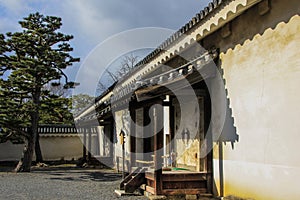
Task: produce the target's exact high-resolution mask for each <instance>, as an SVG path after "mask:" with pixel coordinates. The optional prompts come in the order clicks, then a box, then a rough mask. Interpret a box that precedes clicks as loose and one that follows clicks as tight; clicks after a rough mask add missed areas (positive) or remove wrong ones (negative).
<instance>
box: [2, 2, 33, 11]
mask: <svg viewBox="0 0 300 200" xmlns="http://www.w3.org/2000/svg"><path fill="white" fill-rule="evenodd" d="M0 5H1V7H4V9H6V10H7V12H12V13H13V14H18V13H23V12H24V11H25V10H27V9H28V6H27V5H26V1H21V0H0Z"/></svg>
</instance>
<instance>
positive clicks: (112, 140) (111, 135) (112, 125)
mask: <svg viewBox="0 0 300 200" xmlns="http://www.w3.org/2000/svg"><path fill="white" fill-rule="evenodd" d="M110 121H111V123H110V125H109V133H107V134H108V135H109V139H110V140H109V157H110V158H113V156H114V152H113V149H114V119H113V118H112V119H111V120H110ZM104 134H105V133H104ZM106 136H107V135H106ZM107 137H108V136H107Z"/></svg>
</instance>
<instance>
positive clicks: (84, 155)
mask: <svg viewBox="0 0 300 200" xmlns="http://www.w3.org/2000/svg"><path fill="white" fill-rule="evenodd" d="M82 129H83V151H82V152H83V153H82V154H83V155H82V158H83V162H86V128H85V127H83V128H81V130H82Z"/></svg>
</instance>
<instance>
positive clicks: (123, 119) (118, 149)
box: [114, 110, 130, 170]
mask: <svg viewBox="0 0 300 200" xmlns="http://www.w3.org/2000/svg"><path fill="white" fill-rule="evenodd" d="M114 118H115V126H116V127H115V129H116V136H117V143H115V144H114V160H115V164H116V160H117V157H119V158H122V145H121V144H120V136H119V135H120V132H121V130H123V131H124V132H125V160H127V161H129V159H130V136H129V131H130V116H129V111H128V110H120V111H117V112H115V115H114ZM115 167H117V166H115ZM119 169H122V159H119ZM125 170H127V169H126V167H125Z"/></svg>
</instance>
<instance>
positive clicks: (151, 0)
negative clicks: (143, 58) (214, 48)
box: [0, 0, 210, 80]
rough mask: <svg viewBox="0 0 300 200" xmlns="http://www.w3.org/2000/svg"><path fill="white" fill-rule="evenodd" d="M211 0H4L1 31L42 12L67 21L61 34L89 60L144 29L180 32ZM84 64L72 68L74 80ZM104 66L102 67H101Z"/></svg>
mask: <svg viewBox="0 0 300 200" xmlns="http://www.w3.org/2000/svg"><path fill="white" fill-rule="evenodd" d="M209 2H210V1H208V0H27V1H26V0H0V32H1V33H6V32H9V31H10V32H14V31H18V30H20V28H19V24H18V21H19V20H21V19H22V18H23V17H26V16H28V14H29V13H33V12H40V13H42V14H44V15H55V16H59V17H61V18H62V19H63V26H62V29H61V31H62V32H63V33H66V34H72V35H74V39H73V41H72V42H71V44H72V46H73V47H74V52H73V55H74V56H76V57H80V58H81V63H82V61H84V60H85V58H86V57H87V55H89V53H90V52H91V51H92V50H93V49H94V48H95V47H96V46H97V45H98V44H100V43H101V42H103V41H104V40H105V39H107V38H109V37H111V36H112V35H115V34H118V33H120V32H122V31H126V30H130V29H133V28H142V27H161V28H167V29H172V30H178V29H179V28H180V27H181V26H183V25H184V24H185V23H186V22H187V21H188V20H190V19H191V18H192V17H193V16H194V15H195V14H196V13H198V12H199V11H200V10H202V9H203V7H204V6H207V5H208V3H209ZM81 63H78V64H76V65H75V66H74V67H72V68H69V70H67V73H68V75H69V77H70V78H71V79H72V80H74V79H75V76H76V72H77V70H78V69H79V67H80V65H81ZM99 67H101V66H99Z"/></svg>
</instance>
